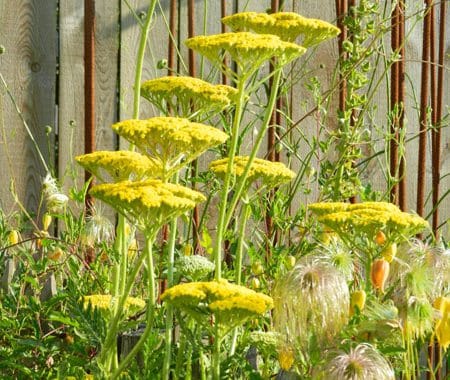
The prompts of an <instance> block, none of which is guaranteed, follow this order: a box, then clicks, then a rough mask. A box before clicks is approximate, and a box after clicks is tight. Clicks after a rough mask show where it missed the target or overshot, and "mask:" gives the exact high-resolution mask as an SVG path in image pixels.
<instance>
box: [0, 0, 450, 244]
mask: <svg viewBox="0 0 450 380" xmlns="http://www.w3.org/2000/svg"><path fill="white" fill-rule="evenodd" d="M190 2H191V1H188V0H180V1H177V2H174V3H176V4H177V9H176V15H175V16H176V19H177V20H178V23H177V27H176V31H175V35H174V36H173V37H174V39H175V41H176V46H177V47H178V50H179V56H178V60H177V70H178V71H179V72H181V73H185V74H186V73H187V69H186V67H185V66H184V65H183V63H182V62H183V61H184V62H187V61H188V51H187V49H186V48H185V47H184V45H183V44H182V41H183V40H184V39H186V37H187V35H188V24H189V23H188V4H189V3H190ZM170 3H171V2H170V1H169V0H160V1H159V3H158V5H157V8H156V15H155V17H154V22H153V27H152V29H151V31H150V35H149V43H148V48H147V53H146V59H145V64H144V74H143V78H144V79H150V78H154V77H157V76H162V75H166V73H167V70H166V69H159V68H158V63H161V60H163V59H166V58H167V56H168V43H169V33H168V23H169V16H170V15H169V13H170V12H169V8H170ZM192 3H194V7H193V11H194V15H193V16H194V17H193V18H192V19H191V21H192V20H193V24H192V22H191V23H190V25H192V26H193V27H194V33H195V34H197V35H198V34H212V33H219V32H220V31H221V24H220V21H219V20H220V17H221V15H222V14H223V12H224V10H225V12H226V14H231V13H234V12H236V11H238V10H244V9H247V10H254V11H264V10H266V9H267V8H270V6H271V2H270V1H268V0H266V1H261V0H239V1H237V0H236V1H230V0H228V1H219V0H214V1H208V0H204V1H200V0H196V1H195V2H191V6H192ZM383 3H384V2H381V4H382V5H383ZM407 3H408V4H407V5H408V7H410V8H411V12H414V11H415V10H417V9H418V7H420V6H421V4H422V2H421V1H416V2H407ZM410 3H411V4H410ZM413 3H414V4H413ZM148 5H149V1H148V0H127V1H125V0H122V1H120V0H97V1H96V9H95V47H96V55H95V126H96V132H95V142H96V147H97V149H116V148H117V147H118V145H119V142H118V141H117V138H116V137H115V136H114V135H113V133H112V131H111V129H110V125H111V124H112V123H114V122H115V121H117V120H123V119H126V118H129V117H131V114H132V101H133V88H132V86H133V81H134V73H135V59H136V53H137V46H138V39H139V33H140V28H139V26H138V22H137V19H140V20H143V19H144V18H145V12H146V10H147V7H148ZM387 6H388V7H389V6H390V2H389V3H388V4H387ZM284 9H285V10H288V11H295V12H298V13H301V14H303V15H306V16H308V17H316V18H321V19H324V20H327V21H330V22H335V21H336V9H335V2H334V1H332V0H326V1H325V0H324V1H317V0H303V1H299V0H291V1H285V2H284ZM83 15H84V8H83V1H82V0H17V1H10V0H0V45H3V46H4V48H5V51H4V53H3V54H2V55H0V73H1V75H2V77H3V78H4V80H5V81H6V83H7V85H8V89H9V91H10V94H8V92H7V91H6V89H5V86H4V84H1V85H0V128H1V135H0V173H1V174H2V176H1V178H2V182H1V186H0V207H2V209H3V210H4V211H5V212H6V213H8V212H10V211H11V210H13V209H14V203H15V202H14V198H13V196H12V193H11V184H13V187H12V188H13V189H14V191H15V192H16V194H17V197H18V199H19V200H21V202H22V203H23V204H24V205H25V207H26V208H27V209H29V210H36V209H37V207H38V203H39V196H40V190H41V182H42V178H43V177H44V176H45V170H44V168H43V165H42V164H41V162H40V159H39V157H38V154H37V151H36V149H35V147H34V145H33V143H32V141H31V139H30V137H29V136H28V134H27V133H26V130H25V128H24V123H23V121H26V123H27V124H28V126H29V128H30V130H31V133H32V135H33V136H34V138H35V140H36V143H37V145H38V146H39V148H40V150H41V152H42V153H43V155H44V158H45V160H46V162H47V164H48V165H49V166H50V167H52V168H55V172H56V173H57V174H58V175H59V177H60V178H63V177H64V174H67V168H68V167H69V166H70V165H71V163H72V162H73V156H74V155H76V154H80V153H83V149H84V117H85V112H84V34H83V33H84V28H83V25H84V21H83ZM437 22H438V17H437V21H436V25H438V24H437ZM422 24H423V23H421V22H417V21H416V19H415V18H414V17H410V18H408V19H407V23H406V30H407V42H406V46H405V48H406V73H407V81H406V94H407V95H406V119H407V123H406V125H407V130H408V134H409V135H411V136H412V135H415V134H417V133H418V131H419V119H418V111H417V109H415V107H416V106H415V105H416V104H418V101H417V97H418V93H419V92H420V79H421V52H422ZM446 29H447V35H449V33H448V32H449V30H448V29H449V25H448V23H447V25H446ZM386 39H388V36H387V37H386ZM387 45H389V43H388V42H387ZM448 51H449V42H448V41H447V42H446V52H447V54H446V60H445V63H444V65H445V66H446V68H447V70H448V66H449V54H448ZM337 58H338V52H337V42H336V41H332V42H329V43H326V44H324V45H323V46H321V47H320V48H319V49H317V51H316V52H315V56H314V59H313V60H311V61H310V63H309V67H310V68H314V69H315V75H317V76H318V77H319V79H320V80H322V81H323V83H324V84H325V86H326V85H327V84H328V83H329V82H330V78H331V77H332V75H333V69H334V67H335V64H336V60H337ZM317 62H320V63H323V64H324V67H323V68H320V69H318V65H317ZM199 71H200V70H198V72H199ZM204 74H207V72H206V73H204ZM448 78H449V75H446V76H445V87H444V89H445V90H444V94H445V99H444V102H443V104H444V105H447V104H448V95H449V93H450V91H449V86H448V84H449V79H448ZM10 95H11V96H12V98H13V99H14V101H15V102H16V105H17V109H16V107H15V104H14V103H13V102H12V99H11V97H10ZM376 96H377V98H376V99H375V102H376V103H377V104H378V109H377V113H376V115H375V118H378V120H375V122H376V123H377V124H378V125H379V126H382V127H385V128H388V126H387V125H386V122H385V120H387V118H386V114H387V109H388V105H387V101H388V100H387V98H388V96H386V90H385V89H384V88H380V91H379V92H378V93H377V95H376ZM308 97H310V95H309V93H308V92H306V91H305V89H304V87H303V85H302V84H299V85H296V86H295V87H294V91H293V99H292V104H293V105H294V107H293V111H294V112H293V117H294V120H299V119H300V118H302V117H303V116H304V115H305V114H306V113H307V111H308V109H306V108H305V107H304V106H303V105H304V103H303V102H304V100H305V99H307V98H308ZM445 110H446V108H444V113H445V112H446V111H445ZM18 111H20V112H21V115H20V114H19V112H18ZM152 114H153V111H152V109H151V108H150V107H149V106H147V105H146V104H145V103H144V102H143V103H142V112H141V117H146V116H150V115H152ZM21 116H22V117H23V120H22V119H21ZM329 123H330V127H333V126H334V125H335V124H336V118H330V120H329ZM315 124H316V121H315V119H314V117H313V115H312V116H311V117H307V118H305V119H304V120H303V121H302V123H301V124H300V128H302V130H303V131H305V133H306V134H307V135H308V134H310V135H313V134H314V131H315V128H316V126H315ZM48 127H51V128H48ZM428 141H430V140H428ZM449 142H450V128H443V129H442V143H441V157H442V160H441V177H442V179H441V189H442V191H441V193H445V191H447V190H448V189H449V188H450V186H449V185H450V147H449ZM417 145H418V143H417V139H413V140H412V142H410V143H409V144H408V145H407V153H406V160H407V181H408V182H407V190H408V209H409V210H414V209H415V200H416V188H417V165H418V160H417V149H418V148H417ZM428 148H429V149H428V154H427V171H426V180H427V182H426V183H427V185H426V193H427V194H429V193H430V191H431V183H432V182H431V170H432V168H431V161H430V151H431V147H430V146H429V147H428ZM76 173H77V175H76V176H77V177H78V178H79V179H80V180H82V179H83V177H84V176H83V174H82V172H81V171H80V170H79V169H76ZM367 173H368V174H367V178H365V179H364V180H365V181H369V180H370V181H371V182H372V183H373V186H374V187H375V188H383V187H385V186H386V185H385V179H384V178H383V177H382V175H381V173H380V172H379V171H377V170H374V171H373V172H370V171H368V172H367ZM70 186H71V181H70V180H67V179H66V180H65V185H64V187H65V189H68V188H69V187H70ZM316 196H317V193H315V192H313V193H312V194H310V195H309V196H308V197H309V199H314V198H315V197H316ZM448 199H450V197H448V198H444V200H443V201H442V202H441V204H440V208H441V214H440V218H441V220H440V221H441V223H443V222H445V220H446V219H448V218H450V202H449V201H448ZM430 209H431V201H428V203H427V210H428V211H429V210H430ZM447 234H448V232H447ZM448 237H449V236H448V235H447V238H448Z"/></svg>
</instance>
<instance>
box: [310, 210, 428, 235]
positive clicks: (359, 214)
mask: <svg viewBox="0 0 450 380" xmlns="http://www.w3.org/2000/svg"><path fill="white" fill-rule="evenodd" d="M309 209H310V210H312V211H313V212H314V213H315V214H316V215H318V221H319V222H321V223H322V224H324V225H325V226H327V227H329V228H331V229H332V230H334V231H336V232H337V233H343V234H345V233H350V232H355V233H363V234H367V235H371V236H373V235H374V234H375V233H376V232H377V231H384V234H385V235H386V236H389V238H390V240H391V242H392V241H401V240H404V239H407V238H408V237H409V236H412V235H415V234H417V233H419V232H421V231H423V230H424V229H426V228H428V227H429V225H428V222H427V221H426V220H424V219H423V218H421V217H420V216H418V215H414V214H409V213H406V212H402V211H401V210H400V209H399V208H398V207H397V206H395V205H393V204H391V203H387V202H363V203H356V204H348V203H339V202H334V203H333V202H332V203H315V204H312V205H310V206H309Z"/></svg>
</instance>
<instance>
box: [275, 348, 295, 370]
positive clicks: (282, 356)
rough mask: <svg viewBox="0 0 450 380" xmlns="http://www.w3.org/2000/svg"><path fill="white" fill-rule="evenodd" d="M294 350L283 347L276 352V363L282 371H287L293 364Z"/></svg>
mask: <svg viewBox="0 0 450 380" xmlns="http://www.w3.org/2000/svg"><path fill="white" fill-rule="evenodd" d="M294 359H295V355H294V350H293V348H292V347H289V346H285V347H282V348H280V350H279V351H278V362H279V363H280V367H281V368H282V369H283V370H284V371H289V370H290V369H291V367H292V365H293V364H294Z"/></svg>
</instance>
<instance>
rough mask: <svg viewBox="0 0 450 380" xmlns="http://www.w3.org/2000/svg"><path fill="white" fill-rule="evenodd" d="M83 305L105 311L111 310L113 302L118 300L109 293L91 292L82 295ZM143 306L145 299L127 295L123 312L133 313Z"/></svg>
mask: <svg viewBox="0 0 450 380" xmlns="http://www.w3.org/2000/svg"><path fill="white" fill-rule="evenodd" d="M82 300H83V307H84V308H85V309H87V308H88V307H89V305H90V306H91V307H92V308H93V309H100V310H103V311H106V312H112V311H113V308H114V305H115V303H117V302H118V301H119V300H118V299H117V298H115V297H112V296H111V295H110V294H92V295H89V296H84V297H83V298H82ZM144 307H145V301H144V300H143V299H140V298H135V297H127V300H126V301H125V305H124V310H123V311H124V312H125V314H134V313H136V312H137V311H139V310H141V309H143V308H144Z"/></svg>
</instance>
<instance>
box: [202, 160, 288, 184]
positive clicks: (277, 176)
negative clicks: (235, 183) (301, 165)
mask: <svg viewBox="0 0 450 380" xmlns="http://www.w3.org/2000/svg"><path fill="white" fill-rule="evenodd" d="M248 160H249V157H248V156H236V157H235V158H234V160H233V168H232V172H233V174H234V175H235V176H237V177H240V176H242V174H243V173H244V170H245V167H246V166H247V163H248ZM210 169H211V170H212V171H213V172H214V173H215V174H216V175H217V176H219V177H222V178H223V177H225V175H226V172H227V169H228V158H224V159H220V160H216V161H213V162H211V164H210ZM294 177H295V173H294V172H293V171H292V170H290V169H288V168H287V167H286V165H284V164H283V163H281V162H272V161H268V160H263V159H260V158H255V159H254V161H253V162H252V165H251V166H250V170H249V172H248V177H247V179H246V181H247V183H248V184H251V183H252V182H255V181H257V180H260V181H261V182H262V184H263V185H264V186H266V187H268V188H273V187H276V186H278V185H280V184H282V183H285V182H288V181H290V180H292V179H293V178H294Z"/></svg>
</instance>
